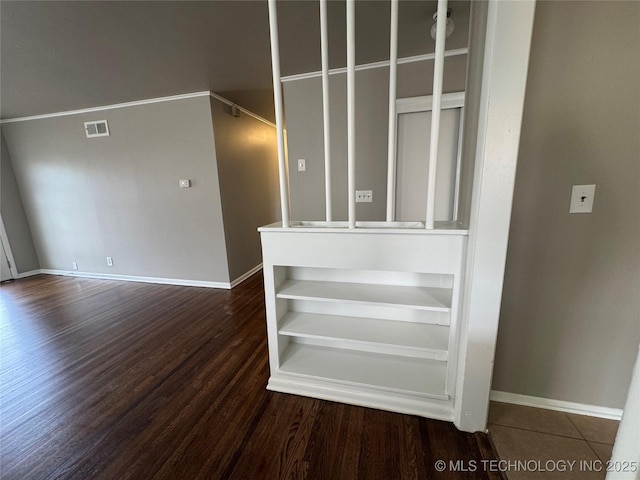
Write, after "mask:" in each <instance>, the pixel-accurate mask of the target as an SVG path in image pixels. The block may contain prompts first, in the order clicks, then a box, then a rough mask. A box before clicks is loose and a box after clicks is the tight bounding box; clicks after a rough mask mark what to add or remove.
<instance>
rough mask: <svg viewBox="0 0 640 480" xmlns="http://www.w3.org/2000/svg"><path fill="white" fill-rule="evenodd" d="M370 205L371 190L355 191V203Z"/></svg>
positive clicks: (371, 199) (371, 198) (371, 200)
mask: <svg viewBox="0 0 640 480" xmlns="http://www.w3.org/2000/svg"><path fill="white" fill-rule="evenodd" d="M362 202H366V203H371V202H373V191H372V190H356V203H362Z"/></svg>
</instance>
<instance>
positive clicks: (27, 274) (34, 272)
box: [16, 269, 42, 278]
mask: <svg viewBox="0 0 640 480" xmlns="http://www.w3.org/2000/svg"><path fill="white" fill-rule="evenodd" d="M41 273H42V270H40V269H38V270H29V271H28V272H23V273H19V274H18V276H17V277H16V278H27V277H33V276H34V275H40V274H41Z"/></svg>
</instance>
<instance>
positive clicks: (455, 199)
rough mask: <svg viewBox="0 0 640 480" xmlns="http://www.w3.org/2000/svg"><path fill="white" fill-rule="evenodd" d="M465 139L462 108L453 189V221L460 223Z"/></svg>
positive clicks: (462, 109) (461, 109)
mask: <svg viewBox="0 0 640 480" xmlns="http://www.w3.org/2000/svg"><path fill="white" fill-rule="evenodd" d="M463 139H464V106H463V107H461V108H460V124H459V125H458V152H457V153H456V179H455V183H454V187H453V221H456V222H457V221H458V209H459V206H460V177H461V174H462V142H463Z"/></svg>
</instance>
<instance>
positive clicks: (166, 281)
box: [39, 268, 231, 290]
mask: <svg viewBox="0 0 640 480" xmlns="http://www.w3.org/2000/svg"><path fill="white" fill-rule="evenodd" d="M39 273H43V274H45V275H62V276H65V277H79V278H95V279H98V280H120V281H123V282H141V283H158V284H162V285H180V286H183V287H206V288H222V289H225V290H229V289H230V288H231V284H230V283H229V282H209V281H206V280H185V279H181V278H160V277H140V276H136V275H113V274H110V273H89V272H69V271H66V270H51V269H48V268H43V269H41V270H40V271H39Z"/></svg>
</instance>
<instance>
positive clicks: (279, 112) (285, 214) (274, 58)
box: [269, 0, 447, 229]
mask: <svg viewBox="0 0 640 480" xmlns="http://www.w3.org/2000/svg"><path fill="white" fill-rule="evenodd" d="M398 3H399V0H391V35H390V38H389V131H388V166H387V209H386V221H387V222H392V221H394V219H395V190H396V130H397V115H396V89H397V65H398ZM346 13H347V69H346V72H347V188H348V190H347V192H348V222H347V225H348V228H356V143H355V95H356V89H355V72H356V65H355V0H346ZM446 23H447V0H438V12H437V21H436V45H435V55H434V69H433V109H432V117H431V132H430V135H431V137H430V146H429V163H428V169H429V174H428V181H427V182H428V185H427V205H426V219H425V228H427V229H433V228H434V224H435V198H436V191H435V190H436V171H437V164H438V143H439V142H438V140H439V133H440V112H441V101H442V83H443V71H444V57H445V41H446ZM269 30H270V35H271V62H272V69H273V91H274V103H275V112H276V126H277V142H278V167H279V180H280V202H281V207H282V225H283V227H289V226H290V221H289V188H288V182H287V159H286V153H285V152H286V150H285V143H284V142H285V139H284V128H283V117H284V116H283V101H282V84H281V76H280V50H279V42H278V15H277V6H276V0H269ZM426 30H427V29H425V31H426ZM320 45H321V57H322V114H323V129H324V160H325V210H326V220H327V221H331V219H332V211H331V210H332V205H331V194H332V186H331V132H330V120H329V118H330V107H329V52H328V50H329V49H328V27H327V0H320Z"/></svg>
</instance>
